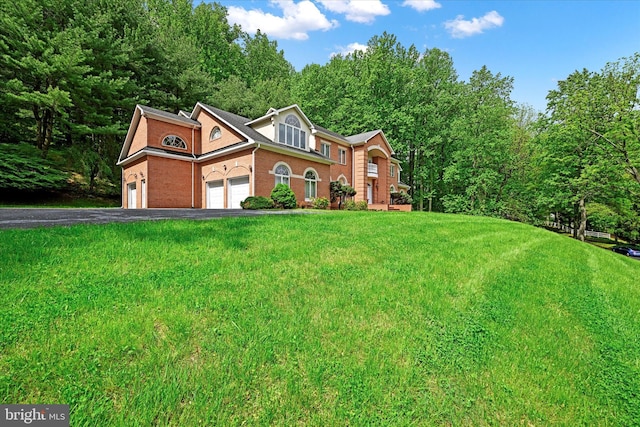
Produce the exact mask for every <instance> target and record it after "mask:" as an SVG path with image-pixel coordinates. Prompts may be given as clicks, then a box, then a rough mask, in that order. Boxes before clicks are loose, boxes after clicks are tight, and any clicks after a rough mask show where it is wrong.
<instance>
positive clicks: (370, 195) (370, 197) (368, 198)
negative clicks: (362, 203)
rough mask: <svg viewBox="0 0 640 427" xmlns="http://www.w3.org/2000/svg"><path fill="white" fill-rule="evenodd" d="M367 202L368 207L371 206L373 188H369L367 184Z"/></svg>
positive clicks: (369, 185) (369, 184)
mask: <svg viewBox="0 0 640 427" xmlns="http://www.w3.org/2000/svg"><path fill="white" fill-rule="evenodd" d="M367 202H368V203H369V204H370V205H371V204H373V187H371V183H368V184H367Z"/></svg>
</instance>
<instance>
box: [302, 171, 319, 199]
mask: <svg viewBox="0 0 640 427" xmlns="http://www.w3.org/2000/svg"><path fill="white" fill-rule="evenodd" d="M317 189H318V175H317V174H316V172H315V171H313V170H308V171H306V172H305V174H304V199H305V200H311V199H313V198H315V197H317V194H318V192H317Z"/></svg>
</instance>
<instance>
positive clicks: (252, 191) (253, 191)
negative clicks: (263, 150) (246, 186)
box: [251, 142, 260, 196]
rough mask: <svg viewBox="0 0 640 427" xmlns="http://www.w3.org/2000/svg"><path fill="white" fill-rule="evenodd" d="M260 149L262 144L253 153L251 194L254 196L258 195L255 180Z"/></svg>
mask: <svg viewBox="0 0 640 427" xmlns="http://www.w3.org/2000/svg"><path fill="white" fill-rule="evenodd" d="M259 149H260V143H259V142H258V145H257V146H256V148H254V149H253V151H252V152H251V194H253V195H254V196H255V195H256V179H255V173H256V151H258V150H259Z"/></svg>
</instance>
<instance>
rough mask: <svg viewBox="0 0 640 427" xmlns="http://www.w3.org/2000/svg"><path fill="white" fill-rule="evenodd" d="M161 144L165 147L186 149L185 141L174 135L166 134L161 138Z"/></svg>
mask: <svg viewBox="0 0 640 427" xmlns="http://www.w3.org/2000/svg"><path fill="white" fill-rule="evenodd" d="M162 145H164V146H165V147H175V148H183V149H185V150H186V149H187V143H186V142H184V140H183V139H182V138H180V137H179V136H176V135H169V136H166V137H165V138H164V139H163V140H162Z"/></svg>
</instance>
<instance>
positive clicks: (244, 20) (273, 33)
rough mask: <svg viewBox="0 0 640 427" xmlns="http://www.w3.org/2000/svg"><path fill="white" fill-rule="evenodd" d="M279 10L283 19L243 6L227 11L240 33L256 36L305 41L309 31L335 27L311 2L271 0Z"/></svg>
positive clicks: (335, 22) (307, 0)
mask: <svg viewBox="0 0 640 427" xmlns="http://www.w3.org/2000/svg"><path fill="white" fill-rule="evenodd" d="M272 4H273V5H275V6H277V7H278V8H280V9H281V10H282V16H276V15H273V14H271V13H266V12H264V11H262V10H260V9H251V10H247V9H244V8H242V7H236V6H229V7H228V8H227V11H228V17H229V22H231V23H233V24H238V25H240V26H241V27H242V30H243V31H246V32H247V33H249V34H255V33H256V32H257V31H258V30H260V31H262V32H263V33H266V34H267V35H269V37H273V38H277V39H294V40H307V39H308V38H309V34H308V33H309V32H310V31H318V30H321V31H327V30H330V29H332V28H336V27H337V26H338V25H339V24H338V21H336V20H331V21H329V20H328V19H327V17H326V16H325V15H324V14H323V13H322V12H320V10H318V8H317V7H316V5H315V4H313V3H312V2H311V1H310V0H303V1H301V2H299V3H295V2H294V1H293V0H272Z"/></svg>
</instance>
